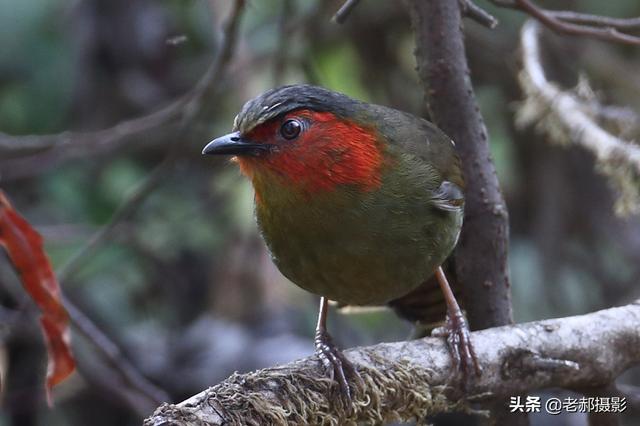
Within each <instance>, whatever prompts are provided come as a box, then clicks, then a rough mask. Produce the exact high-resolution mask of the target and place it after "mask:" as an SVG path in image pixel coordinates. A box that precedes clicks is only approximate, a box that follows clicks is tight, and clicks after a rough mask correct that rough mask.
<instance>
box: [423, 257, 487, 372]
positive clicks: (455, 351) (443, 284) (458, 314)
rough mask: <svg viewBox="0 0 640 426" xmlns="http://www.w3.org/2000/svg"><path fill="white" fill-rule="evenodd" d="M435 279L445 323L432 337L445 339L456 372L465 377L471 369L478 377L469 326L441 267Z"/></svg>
mask: <svg viewBox="0 0 640 426" xmlns="http://www.w3.org/2000/svg"><path fill="white" fill-rule="evenodd" d="M436 279H437V280H438V284H440V289H441V290H442V293H443V294H444V300H445V302H446V304H447V322H446V324H445V325H444V327H442V328H438V329H435V330H434V331H433V333H432V335H435V336H441V337H446V338H447V346H448V347H449V351H450V352H451V356H452V357H453V362H454V364H455V368H456V370H457V371H460V372H461V373H462V374H463V375H465V376H467V375H468V374H469V373H470V372H471V369H473V371H474V372H475V374H476V375H477V376H479V375H480V365H479V364H478V359H477V358H476V353H475V350H474V349H473V344H472V343H471V337H470V336H469V325H468V324H467V320H466V319H465V317H464V314H463V313H462V311H461V310H460V306H459V305H458V301H457V300H456V297H455V296H454V294H453V291H451V287H450V286H449V281H447V277H445V275H444V271H443V270H442V267H441V266H440V267H438V269H436ZM467 378H468V376H467Z"/></svg>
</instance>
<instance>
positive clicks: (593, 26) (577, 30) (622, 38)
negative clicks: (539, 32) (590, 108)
mask: <svg viewBox="0 0 640 426" xmlns="http://www.w3.org/2000/svg"><path fill="white" fill-rule="evenodd" d="M493 3H494V4H496V5H498V6H501V7H508V8H512V9H517V10H520V11H522V12H524V13H526V14H528V15H530V16H531V17H533V18H535V19H537V20H538V21H540V22H541V23H542V24H544V25H545V26H547V27H549V28H550V29H552V30H553V31H556V32H558V33H561V34H569V35H578V36H585V37H591V38H596V39H599V40H605V41H611V42H617V43H624V44H631V45H636V46H640V37H638V36H634V35H631V34H627V33H625V32H623V31H631V30H637V29H640V17H638V18H629V19H618V18H610V17H605V16H598V15H591V14H583V13H578V12H572V11H553V10H547V9H542V8H540V7H538V6H537V5H536V4H535V3H533V2H532V1H531V0H512V1H511V0H493Z"/></svg>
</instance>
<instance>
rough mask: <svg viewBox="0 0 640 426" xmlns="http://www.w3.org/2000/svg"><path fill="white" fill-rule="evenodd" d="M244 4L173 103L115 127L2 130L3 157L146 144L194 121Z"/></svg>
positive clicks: (228, 53)
mask: <svg viewBox="0 0 640 426" xmlns="http://www.w3.org/2000/svg"><path fill="white" fill-rule="evenodd" d="M243 7H244V0H243V1H236V2H234V6H233V10H232V12H231V16H230V18H229V20H228V21H227V24H226V26H225V28H224V29H223V40H222V41H221V44H220V49H219V51H218V52H216V55H215V57H214V59H213V62H212V64H211V65H210V66H209V68H208V69H207V71H206V72H205V74H204V76H202V78H201V79H200V80H199V81H198V82H197V83H196V84H195V86H194V87H193V88H192V89H191V90H189V91H188V92H187V93H185V94H184V95H182V96H181V97H179V98H178V99H176V100H174V101H173V102H171V103H170V104H169V105H167V106H165V107H163V108H161V109H160V110H158V111H155V112H152V113H150V114H148V115H145V116H142V117H138V118H134V119H131V120H125V121H122V122H120V123H118V124H116V125H114V126H112V127H109V128H106V129H101V130H97V131H91V132H73V131H65V132H62V133H57V134H49V135H21V136H14V135H9V134H6V133H2V132H0V161H1V160H7V159H12V158H14V159H15V158H19V157H25V156H31V155H33V154H36V153H42V152H44V151H48V150H52V149H55V150H56V157H55V158H56V160H58V159H59V158H73V157H80V156H85V155H88V154H96V153H98V152H105V151H112V150H115V149H118V148H119V147H121V146H124V145H125V144H126V145H127V146H130V145H131V143H135V144H143V143H145V141H148V140H149V139H152V140H155V139H157V138H149V137H148V136H154V135H155V136H157V135H158V134H162V133H164V132H165V130H164V129H166V128H168V127H170V126H175V125H176V124H177V125H182V126H184V124H185V122H188V121H192V120H193V119H194V118H195V117H194V113H195V112H197V111H199V110H200V109H201V108H202V102H203V101H204V100H206V99H208V98H210V97H211V94H212V93H213V92H214V91H215V90H216V88H217V87H218V86H219V82H218V80H219V79H220V77H221V76H222V72H223V70H224V68H225V67H226V65H227V63H228V62H229V59H230V57H231V53H232V49H233V46H234V45H235V38H236V34H237V27H238V25H239V19H238V16H239V14H240V11H241V10H242V8H243Z"/></svg>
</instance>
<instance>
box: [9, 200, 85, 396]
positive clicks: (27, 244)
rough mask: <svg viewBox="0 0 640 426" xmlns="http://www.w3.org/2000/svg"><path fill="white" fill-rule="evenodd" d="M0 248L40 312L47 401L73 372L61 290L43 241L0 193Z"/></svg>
mask: <svg viewBox="0 0 640 426" xmlns="http://www.w3.org/2000/svg"><path fill="white" fill-rule="evenodd" d="M0 246H2V247H4V248H5V250H6V251H7V254H8V255H9V259H10V260H11V262H12V263H13V265H14V267H15V268H16V270H17V271H18V274H19V275H20V279H21V280H22V284H23V285H24V288H25V289H26V290H27V292H28V293H29V295H30V296H31V298H32V299H33V300H34V301H35V302H36V304H37V305H38V306H39V307H40V310H41V311H42V317H41V318H40V324H41V326H42V330H43V333H44V336H45V341H46V343H47V352H48V354H49V365H48V368H47V383H46V389H47V400H48V401H49V404H51V388H53V386H55V385H57V384H58V383H60V382H61V381H63V380H64V379H66V378H67V377H68V376H69V375H70V374H71V373H72V372H73V370H74V369H75V361H74V358H73V355H72V354H71V347H70V343H69V342H70V334H69V316H68V314H67V311H66V310H65V309H64V306H63V305H62V301H61V299H60V287H59V286H58V281H57V280H56V277H55V275H54V273H53V270H52V269H51V264H50V262H49V259H48V258H47V255H46V254H45V253H44V250H43V247H42V237H41V236H40V234H38V233H37V232H36V231H35V230H34V229H33V228H32V227H31V225H29V223H28V222H27V221H26V220H25V219H24V218H22V217H21V216H20V215H19V214H18V213H17V212H16V211H15V210H14V209H13V207H12V206H11V204H10V203H9V201H8V200H7V198H6V197H5V195H4V193H3V192H2V191H0Z"/></svg>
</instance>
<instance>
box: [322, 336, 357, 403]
mask: <svg viewBox="0 0 640 426" xmlns="http://www.w3.org/2000/svg"><path fill="white" fill-rule="evenodd" d="M314 343H315V349H316V355H317V356H318V358H319V359H320V362H321V363H322V366H323V367H324V368H325V370H326V371H328V373H329V377H330V378H331V380H333V381H335V382H336V383H337V384H338V390H339V393H340V396H341V399H342V401H343V402H344V404H345V405H344V406H345V407H346V408H347V412H349V413H351V412H352V410H353V403H352V402H353V400H352V393H351V388H350V386H349V382H350V381H351V383H354V382H355V383H358V384H362V378H361V377H360V375H359V374H358V372H357V371H356V369H355V367H354V366H353V364H352V363H351V361H349V360H348V359H347V358H346V357H345V356H344V354H343V353H342V351H341V350H340V349H339V348H338V347H337V346H336V345H335V344H334V343H333V339H332V338H331V336H330V335H329V333H327V332H326V331H321V330H317V331H316V337H315V339H314Z"/></svg>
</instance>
